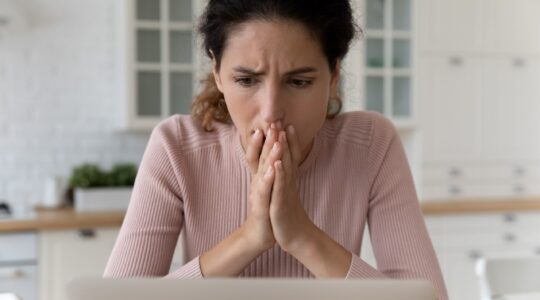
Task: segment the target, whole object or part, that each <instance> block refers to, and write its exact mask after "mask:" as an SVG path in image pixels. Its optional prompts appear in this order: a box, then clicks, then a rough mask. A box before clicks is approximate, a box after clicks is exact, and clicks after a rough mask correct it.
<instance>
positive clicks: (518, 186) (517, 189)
mask: <svg viewBox="0 0 540 300" xmlns="http://www.w3.org/2000/svg"><path fill="white" fill-rule="evenodd" d="M524 192H525V187H524V186H523V185H521V184H516V185H515V186H514V193H516V194H523V193H524Z"/></svg>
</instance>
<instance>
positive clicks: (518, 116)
mask: <svg viewBox="0 0 540 300" xmlns="http://www.w3.org/2000/svg"><path fill="white" fill-rule="evenodd" d="M539 3H540V2H539ZM539 26H540V24H539ZM532 40H537V41H539V42H540V35H539V36H538V37H537V38H536V39H532ZM482 72H483V74H482V81H483V82H482V86H483V87H484V88H483V89H482V102H483V103H482V108H483V113H482V114H479V116H478V117H479V118H480V119H481V120H482V123H483V124H482V126H483V128H482V131H483V132H484V134H482V144H483V148H484V149H483V155H482V156H483V157H484V158H488V159H493V160H510V161H516V160H519V159H521V160H536V161H540V117H539V116H540V86H539V85H538V79H539V78H540V59H538V58H534V57H526V56H518V55H515V56H504V57H487V58H485V59H483V70H482Z"/></svg>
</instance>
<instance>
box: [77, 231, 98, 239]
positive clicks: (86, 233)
mask: <svg viewBox="0 0 540 300" xmlns="http://www.w3.org/2000/svg"><path fill="white" fill-rule="evenodd" d="M79 237H81V238H83V239H93V238H95V237H96V231H95V230H94V229H81V230H79Z"/></svg>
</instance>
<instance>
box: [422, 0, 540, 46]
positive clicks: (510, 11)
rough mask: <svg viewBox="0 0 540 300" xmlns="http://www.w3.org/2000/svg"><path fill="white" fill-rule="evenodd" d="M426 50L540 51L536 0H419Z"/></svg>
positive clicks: (423, 44)
mask: <svg viewBox="0 0 540 300" xmlns="http://www.w3.org/2000/svg"><path fill="white" fill-rule="evenodd" d="M419 6H420V10H419V12H420V13H419V25H420V26H419V28H420V32H419V48H420V51H422V52H424V53H429V52H443V53H446V52H458V53H524V54H538V53H540V18H538V16H537V14H538V12H539V11H540V2H538V1H537V0H452V1H449V0H419Z"/></svg>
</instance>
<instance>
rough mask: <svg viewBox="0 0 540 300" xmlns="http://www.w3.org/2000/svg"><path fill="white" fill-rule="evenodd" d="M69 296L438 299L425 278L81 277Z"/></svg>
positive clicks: (80, 299) (113, 299)
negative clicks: (202, 278)
mask: <svg viewBox="0 0 540 300" xmlns="http://www.w3.org/2000/svg"><path fill="white" fill-rule="evenodd" d="M67 295H68V299H69V300H95V299H101V300H123V299H130V300H148V299H151V300H173V299H174V300H179V299H181V300H214V299H215V300H253V299H257V300H278V299H279V300H287V299H291V300H293V299H294V300H297V299H310V300H335V299H340V300H353V299H354V300H358V299H369V300H435V299H436V296H435V290H434V288H433V285H432V284H431V283H430V282H429V281H423V280H365V279H347V280H343V279H298V278H294V279H274V278H271V279H269V278H265V279H257V278H208V279H204V280H200V279H157V278H153V279H149V278H146V279H143V278H138V279H111V278H77V279H74V280H72V281H70V282H69V283H68V285H67Z"/></svg>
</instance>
